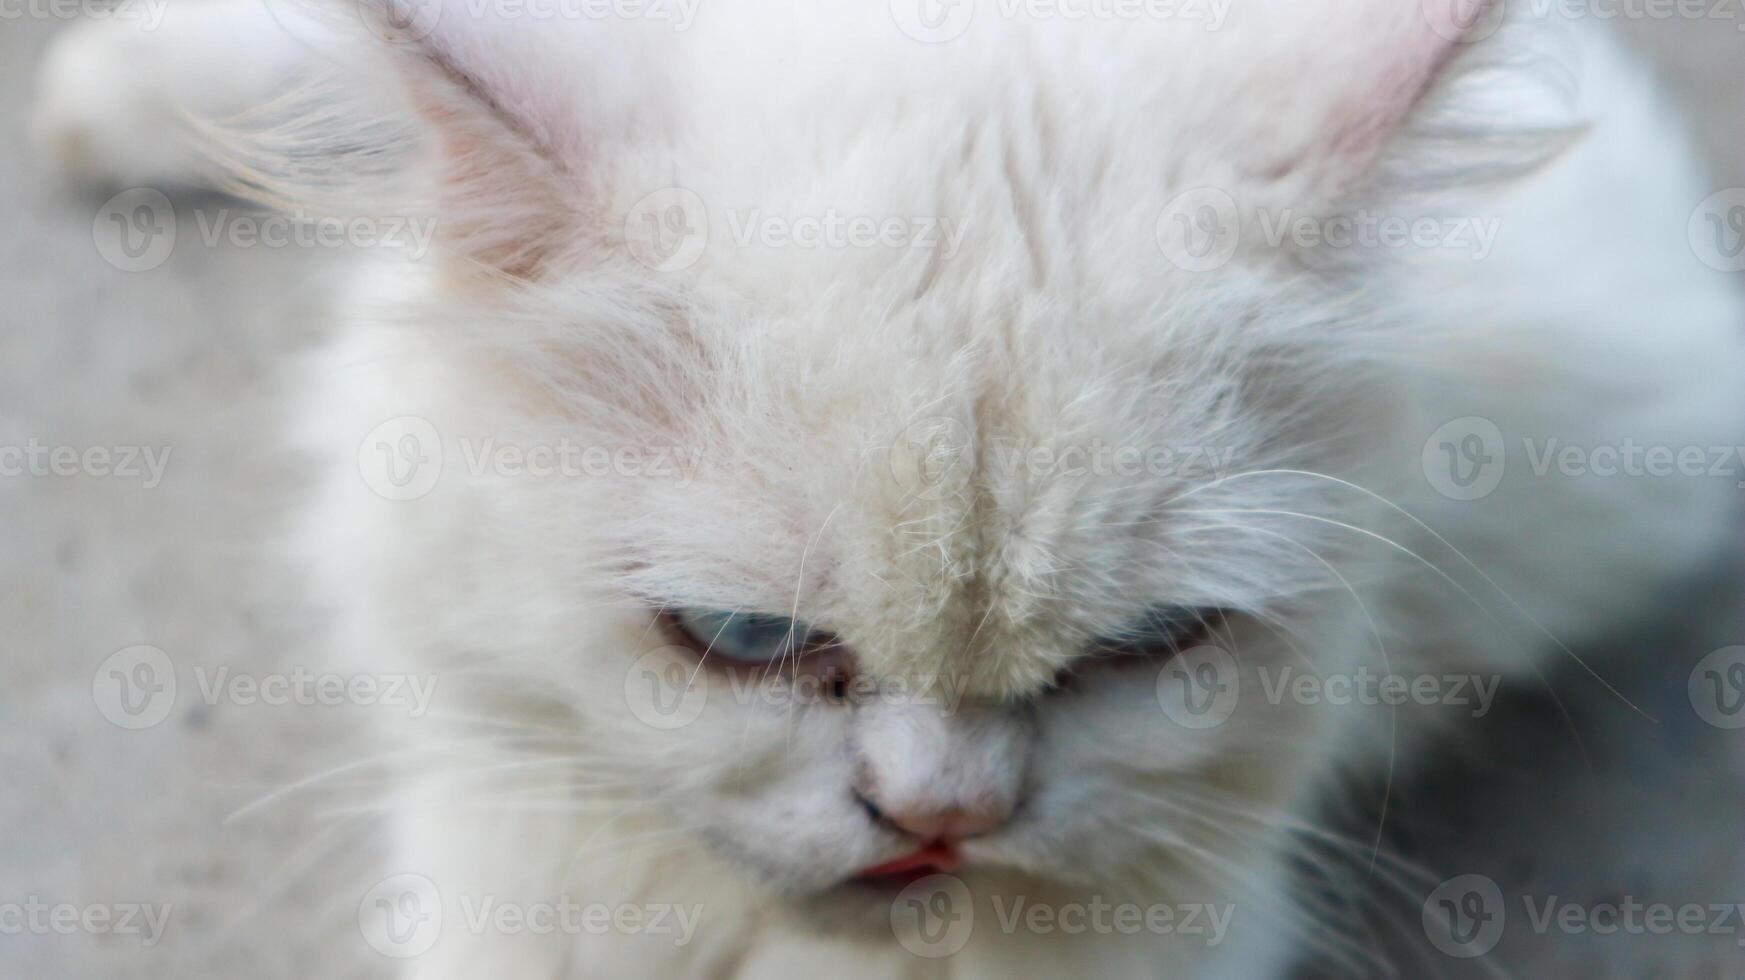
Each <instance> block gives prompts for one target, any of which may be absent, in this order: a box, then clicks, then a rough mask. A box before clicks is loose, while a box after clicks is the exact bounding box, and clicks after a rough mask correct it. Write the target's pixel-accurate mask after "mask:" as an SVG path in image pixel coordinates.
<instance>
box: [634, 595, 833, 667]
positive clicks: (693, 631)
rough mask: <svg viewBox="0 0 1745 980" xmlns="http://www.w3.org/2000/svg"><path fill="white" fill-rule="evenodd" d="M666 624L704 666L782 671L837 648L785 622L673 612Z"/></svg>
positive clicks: (825, 637) (817, 633) (760, 616)
mask: <svg viewBox="0 0 1745 980" xmlns="http://www.w3.org/2000/svg"><path fill="white" fill-rule="evenodd" d="M662 618H663V619H664V620H665V622H666V625H667V628H668V629H669V630H670V631H671V632H672V633H673V634H675V635H676V636H677V637H678V638H679V639H680V640H681V641H682V642H683V643H684V644H685V645H686V646H688V647H690V648H691V649H692V650H693V651H695V652H696V653H697V655H698V656H700V657H703V658H704V659H705V662H708V661H717V662H722V663H724V665H726V666H750V667H759V666H769V667H779V666H781V665H783V664H787V663H792V662H796V661H799V660H803V659H805V658H808V657H812V656H814V655H815V654H818V653H821V652H823V651H825V650H828V649H833V648H835V647H837V646H838V643H837V641H836V638H835V637H834V636H832V635H831V634H829V633H827V632H824V631H823V630H817V629H813V628H812V627H810V626H808V625H806V624H805V623H802V622H800V621H798V620H795V619H789V618H788V617H786V616H772V615H769V614H767V613H746V612H721V611H718V610H712V609H669V610H666V611H665V612H663V613H662Z"/></svg>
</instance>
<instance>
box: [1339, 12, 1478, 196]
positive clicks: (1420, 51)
mask: <svg viewBox="0 0 1745 980" xmlns="http://www.w3.org/2000/svg"><path fill="white" fill-rule="evenodd" d="M1409 2H1410V5H1411V6H1412V7H1414V8H1418V9H1417V10H1414V11H1413V12H1412V16H1410V17H1409V18H1407V19H1406V20H1405V21H1404V22H1403V23H1401V24H1398V25H1397V26H1396V27H1395V29H1394V30H1392V31H1389V32H1387V36H1385V37H1382V38H1380V39H1378V40H1379V42H1380V43H1378V45H1377V47H1376V50H1377V51H1378V53H1379V58H1378V60H1379V61H1381V67H1380V70H1379V71H1377V72H1376V73H1374V74H1372V75H1368V76H1366V77H1364V79H1363V86H1362V88H1361V89H1360V90H1359V91H1357V92H1354V93H1352V94H1351V96H1350V98H1349V99H1348V100H1347V101H1344V102H1343V103H1341V104H1340V105H1339V106H1337V107H1336V108H1335V110H1334V115H1333V117H1332V118H1330V119H1328V120H1327V124H1328V128H1329V132H1331V133H1332V134H1333V136H1332V144H1331V149H1332V152H1333V154H1334V155H1335V156H1337V157H1342V158H1345V159H1347V160H1351V161H1354V162H1355V164H1356V165H1357V166H1358V167H1362V166H1365V165H1367V164H1368V162H1369V161H1370V160H1371V159H1372V158H1374V157H1375V155H1376V154H1377V153H1379V152H1381V148H1382V146H1383V145H1385V144H1386V142H1387V140H1388V138H1389V136H1390V135H1392V133H1393V132H1394V130H1395V129H1396V128H1397V127H1398V126H1399V124H1400V122H1401V121H1402V120H1403V119H1405V117H1406V116H1407V115H1408V114H1409V113H1410V112H1411V110H1412V107H1413V106H1415V105H1416V104H1417V102H1418V99H1419V98H1420V97H1421V96H1422V95H1423V94H1424V91H1425V90H1426V89H1428V88H1429V87H1430V84H1431V83H1432V82H1433V81H1434V80H1435V78H1436V76H1437V74H1438V73H1439V72H1440V71H1441V69H1442V67H1443V66H1444V65H1445V64H1447V63H1448V60H1449V59H1450V58H1452V57H1453V56H1454V54H1455V53H1456V52H1457V51H1458V50H1459V48H1460V47H1461V46H1462V45H1464V44H1466V43H1468V42H1467V40H1466V39H1467V38H1468V37H1469V35H1471V33H1472V31H1473V29H1474V28H1475V27H1476V26H1478V25H1479V23H1480V22H1481V21H1483V20H1484V19H1485V17H1486V16H1487V15H1488V14H1489V13H1490V11H1491V10H1492V9H1493V8H1494V7H1495V5H1496V4H1495V0H1409Z"/></svg>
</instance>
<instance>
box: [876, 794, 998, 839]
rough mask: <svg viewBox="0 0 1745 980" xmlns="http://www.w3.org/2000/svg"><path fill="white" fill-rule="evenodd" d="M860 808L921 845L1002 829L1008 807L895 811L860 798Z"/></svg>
mask: <svg viewBox="0 0 1745 980" xmlns="http://www.w3.org/2000/svg"><path fill="white" fill-rule="evenodd" d="M856 795H857V796H859V797H860V802H861V805H862V806H864V807H865V808H866V811H867V814H868V815H869V816H871V817H872V818H873V819H874V820H875V821H882V822H884V823H888V824H890V825H892V826H893V827H896V828H897V829H898V830H901V831H903V832H904V833H906V834H911V835H913V836H915V837H919V838H920V839H922V840H924V841H936V840H943V841H959V840H964V839H966V838H969V837H979V836H981V835H982V834H991V833H993V832H994V831H996V830H999V829H1000V828H1001V827H1003V826H1005V825H1006V820H1007V819H1008V818H1009V817H1011V815H1012V810H1011V807H1001V806H991V805H990V806H973V807H972V806H953V807H945V808H943V809H939V808H934V809H922V808H915V807H897V808H894V809H887V808H885V807H883V806H880V805H879V804H878V803H877V802H876V801H874V800H872V799H869V798H867V797H866V796H863V795H861V794H858V793H857V794H856Z"/></svg>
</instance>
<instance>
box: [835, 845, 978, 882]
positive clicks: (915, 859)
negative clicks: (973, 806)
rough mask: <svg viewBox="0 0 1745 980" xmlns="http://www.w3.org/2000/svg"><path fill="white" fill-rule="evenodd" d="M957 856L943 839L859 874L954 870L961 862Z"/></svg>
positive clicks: (875, 874) (863, 875) (908, 873)
mask: <svg viewBox="0 0 1745 980" xmlns="http://www.w3.org/2000/svg"><path fill="white" fill-rule="evenodd" d="M962 863H963V862H962V860H961V859H959V858H958V856H957V850H956V849H955V848H953V847H952V846H951V845H950V844H947V843H945V842H944V841H934V842H933V843H931V844H928V845H927V846H926V847H923V848H921V849H920V850H919V851H916V852H915V853H913V854H909V855H906V856H904V857H900V858H898V859H896V860H895V861H886V862H885V863H884V864H881V865H878V866H877V867H872V868H867V869H866V870H865V871H862V872H861V873H860V875H859V877H861V878H888V877H894V876H899V875H900V876H910V875H914V874H916V873H917V872H923V871H925V872H928V873H933V872H940V871H956V870H957V869H958V867H959V866H960V865H961V864H962Z"/></svg>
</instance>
